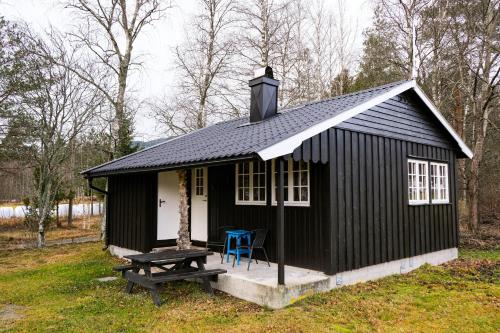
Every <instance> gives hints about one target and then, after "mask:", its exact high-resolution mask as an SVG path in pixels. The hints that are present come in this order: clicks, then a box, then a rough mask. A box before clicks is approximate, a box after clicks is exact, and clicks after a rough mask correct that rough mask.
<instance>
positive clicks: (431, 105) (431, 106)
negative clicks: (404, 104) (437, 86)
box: [413, 85, 474, 158]
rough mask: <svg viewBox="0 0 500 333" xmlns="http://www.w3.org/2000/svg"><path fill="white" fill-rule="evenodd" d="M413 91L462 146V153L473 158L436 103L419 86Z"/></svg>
mask: <svg viewBox="0 0 500 333" xmlns="http://www.w3.org/2000/svg"><path fill="white" fill-rule="evenodd" d="M413 90H415V92H416V93H417V95H418V96H419V97H420V98H421V99H422V101H423V102H424V103H425V105H426V106H427V107H428V108H429V109H430V110H431V111H432V113H433V114H434V115H435V116H436V118H437V119H438V120H439V122H440V123H441V124H443V126H444V127H445V128H446V129H447V130H448V132H449V133H450V134H451V136H452V137H453V138H454V139H455V141H457V143H458V145H459V146H460V149H461V150H462V152H463V153H464V154H465V155H466V156H467V157H468V158H472V156H474V154H473V153H472V151H471V150H470V148H469V147H467V145H466V144H465V142H463V140H462V138H460V135H458V133H457V132H455V130H454V129H453V127H452V126H451V125H450V123H448V121H446V119H445V118H444V116H443V115H442V114H441V112H439V111H438V109H437V108H436V106H435V105H434V103H432V102H431V100H430V99H429V97H427V95H426V94H425V93H424V91H423V90H422V89H420V87H419V86H417V85H415V87H413Z"/></svg>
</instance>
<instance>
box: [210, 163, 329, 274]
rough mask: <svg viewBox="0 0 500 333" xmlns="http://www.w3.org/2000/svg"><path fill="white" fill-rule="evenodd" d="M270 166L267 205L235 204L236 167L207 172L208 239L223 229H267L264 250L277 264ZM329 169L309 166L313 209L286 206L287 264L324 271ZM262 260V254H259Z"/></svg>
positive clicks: (268, 166) (215, 168)
mask: <svg viewBox="0 0 500 333" xmlns="http://www.w3.org/2000/svg"><path fill="white" fill-rule="evenodd" d="M270 170H271V164H270V163H268V164H267V199H268V205H266V206H254V205H252V206H250V205H236V204H235V165H223V166H216V167H210V168H209V169H208V186H209V190H208V225H209V233H208V237H209V240H214V239H217V238H218V236H217V232H218V231H217V230H218V228H219V227H221V226H228V225H231V226H237V227H241V228H244V229H247V230H252V229H257V228H267V229H268V230H269V232H268V236H267V239H266V243H265V247H266V250H267V252H268V255H269V257H270V260H271V261H274V262H276V206H271V205H269V204H270V199H269V198H270V197H271V192H270V191H271V172H270ZM327 172H328V168H327V166H326V165H323V164H315V163H311V164H310V191H311V193H310V202H311V205H310V207H292V206H285V263H286V264H287V265H293V266H299V267H305V268H310V269H316V270H325V267H326V266H325V265H326V263H327V258H328V251H329V247H328V244H327V243H325V241H328V239H327V238H326V237H325V235H326V230H327V229H328V223H329V221H328V220H327V215H326V207H328V202H327V201H325V199H326V198H327V196H325V195H324V194H325V193H326V191H327V190H328V184H327V183H326V182H324V179H325V177H326V176H327ZM256 255H257V257H258V258H261V259H263V257H262V256H261V254H260V251H257V253H256Z"/></svg>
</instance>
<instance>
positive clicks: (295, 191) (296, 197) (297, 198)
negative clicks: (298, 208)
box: [293, 187, 300, 201]
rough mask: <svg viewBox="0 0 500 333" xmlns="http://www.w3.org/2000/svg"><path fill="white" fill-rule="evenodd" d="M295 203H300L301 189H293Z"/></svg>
mask: <svg viewBox="0 0 500 333" xmlns="http://www.w3.org/2000/svg"><path fill="white" fill-rule="evenodd" d="M293 201H300V196H299V188H298V187H294V188H293Z"/></svg>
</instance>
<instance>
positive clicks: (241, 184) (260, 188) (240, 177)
mask: <svg viewBox="0 0 500 333" xmlns="http://www.w3.org/2000/svg"><path fill="white" fill-rule="evenodd" d="M236 204H240V205H265V204H266V163H265V162H260V161H254V162H241V163H238V164H236Z"/></svg>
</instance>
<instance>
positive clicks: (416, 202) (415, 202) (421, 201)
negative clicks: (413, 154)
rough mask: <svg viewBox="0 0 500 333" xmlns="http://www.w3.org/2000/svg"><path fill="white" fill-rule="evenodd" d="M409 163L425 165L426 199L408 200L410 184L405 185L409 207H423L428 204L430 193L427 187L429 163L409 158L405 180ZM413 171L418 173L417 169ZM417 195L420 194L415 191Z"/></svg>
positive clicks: (428, 182) (428, 184) (408, 171)
mask: <svg viewBox="0 0 500 333" xmlns="http://www.w3.org/2000/svg"><path fill="white" fill-rule="evenodd" d="M410 163H417V165H418V164H423V165H425V171H426V178H427V179H426V182H425V194H426V197H427V199H413V200H412V199H410V184H407V185H408V186H407V187H408V189H407V190H408V204H410V205H425V204H429V202H430V193H429V187H430V172H429V171H430V170H429V162H428V161H425V160H417V159H411V158H409V159H408V161H407V162H406V176H407V178H408V177H409V174H410V170H409V164H410ZM415 171H418V167H417V168H416V169H415ZM417 180H418V174H417ZM417 193H420V191H418V190H417Z"/></svg>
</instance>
